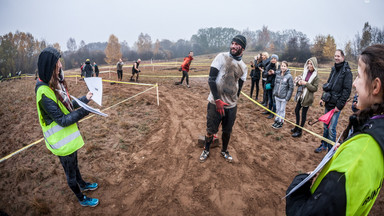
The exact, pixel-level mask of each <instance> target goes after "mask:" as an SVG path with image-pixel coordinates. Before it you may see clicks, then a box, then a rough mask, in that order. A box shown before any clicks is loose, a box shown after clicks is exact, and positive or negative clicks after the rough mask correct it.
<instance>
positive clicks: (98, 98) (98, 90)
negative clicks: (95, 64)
mask: <svg viewBox="0 0 384 216" xmlns="http://www.w3.org/2000/svg"><path fill="white" fill-rule="evenodd" d="M84 81H85V83H86V84H87V87H88V89H89V91H90V92H92V93H93V96H92V98H91V99H92V100H93V101H95V103H97V104H98V105H99V106H101V103H102V98H103V81H102V80H101V77H88V78H84Z"/></svg>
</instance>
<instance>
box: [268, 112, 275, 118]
mask: <svg viewBox="0 0 384 216" xmlns="http://www.w3.org/2000/svg"><path fill="white" fill-rule="evenodd" d="M274 117H275V115H273V114H272V113H271V115H269V116H268V117H267V119H271V118H274Z"/></svg>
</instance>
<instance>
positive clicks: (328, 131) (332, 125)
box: [321, 108, 341, 151]
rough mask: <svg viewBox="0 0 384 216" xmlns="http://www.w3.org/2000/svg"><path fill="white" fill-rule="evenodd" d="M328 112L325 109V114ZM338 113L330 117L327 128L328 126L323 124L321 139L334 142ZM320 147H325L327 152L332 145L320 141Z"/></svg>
mask: <svg viewBox="0 0 384 216" xmlns="http://www.w3.org/2000/svg"><path fill="white" fill-rule="evenodd" d="M329 111H330V110H328V109H327V108H325V112H324V114H325V113H327V112H329ZM340 112H341V111H339V112H335V113H334V114H333V116H332V119H331V121H330V122H329V128H328V125H327V124H324V133H323V137H325V138H327V139H329V140H332V141H333V142H335V141H336V126H337V121H338V120H339V116H340ZM321 145H322V146H323V147H327V148H328V151H329V150H330V149H331V148H332V145H331V144H329V143H327V142H325V141H321Z"/></svg>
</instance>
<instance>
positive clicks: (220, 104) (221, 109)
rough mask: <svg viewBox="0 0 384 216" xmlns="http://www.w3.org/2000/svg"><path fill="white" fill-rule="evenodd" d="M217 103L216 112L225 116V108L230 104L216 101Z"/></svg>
mask: <svg viewBox="0 0 384 216" xmlns="http://www.w3.org/2000/svg"><path fill="white" fill-rule="evenodd" d="M215 103H216V111H217V112H219V113H220V115H221V116H224V115H225V113H224V106H228V105H229V104H227V103H224V102H223V101H222V100H220V99H217V100H215Z"/></svg>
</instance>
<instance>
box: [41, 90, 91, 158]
mask: <svg viewBox="0 0 384 216" xmlns="http://www.w3.org/2000/svg"><path fill="white" fill-rule="evenodd" d="M42 95H45V96H46V97H48V98H49V99H51V100H52V101H54V102H56V103H57V105H58V106H59V108H60V110H61V111H62V112H63V114H64V115H68V114H69V111H68V109H67V108H66V107H65V106H64V105H63V103H61V101H60V100H57V98H56V95H55V93H54V92H53V91H52V89H50V88H49V87H48V86H47V85H42V86H39V87H38V89H37V92H36V106H37V112H38V114H39V122H40V126H41V128H42V130H43V135H44V139H45V144H46V146H47V148H48V149H49V150H50V151H51V152H52V153H53V154H55V155H58V156H66V155H69V154H72V153H73V152H75V151H77V150H78V149H80V148H81V147H82V146H83V145H84V140H83V138H82V137H81V134H80V131H79V128H78V127H77V124H76V123H74V124H72V125H69V126H66V127H62V126H60V125H58V124H57V123H56V122H55V121H53V122H51V123H50V124H49V125H47V124H46V122H45V120H44V118H43V115H42V110H41V107H40V105H39V102H40V101H41V99H42Z"/></svg>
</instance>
